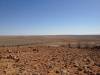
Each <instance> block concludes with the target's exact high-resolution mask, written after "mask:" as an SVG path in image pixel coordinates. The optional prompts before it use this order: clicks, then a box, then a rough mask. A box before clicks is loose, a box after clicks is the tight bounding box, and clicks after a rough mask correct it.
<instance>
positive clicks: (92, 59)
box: [0, 46, 100, 75]
mask: <svg viewBox="0 0 100 75" xmlns="http://www.w3.org/2000/svg"><path fill="white" fill-rule="evenodd" d="M0 75H100V49H78V48H66V47H59V46H58V47H54V46H16V47H0Z"/></svg>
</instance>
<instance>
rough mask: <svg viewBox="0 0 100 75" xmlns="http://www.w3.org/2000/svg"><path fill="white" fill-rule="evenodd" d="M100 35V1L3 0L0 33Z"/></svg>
mask: <svg viewBox="0 0 100 75" xmlns="http://www.w3.org/2000/svg"><path fill="white" fill-rule="evenodd" d="M96 34H100V0H0V35H96Z"/></svg>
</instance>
